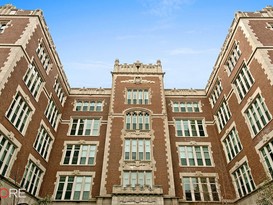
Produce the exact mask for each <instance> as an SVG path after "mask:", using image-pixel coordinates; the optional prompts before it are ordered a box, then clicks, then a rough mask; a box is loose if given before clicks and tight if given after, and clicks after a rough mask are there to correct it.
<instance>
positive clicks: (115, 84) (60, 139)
mask: <svg viewBox="0 0 273 205" xmlns="http://www.w3.org/2000/svg"><path fill="white" fill-rule="evenodd" d="M272 98H273V7H270V6H268V7H266V8H264V9H263V10H261V11H259V12H238V13H236V15H235V18H234V20H233V22H232V24H231V27H230V30H229V33H228V35H227V38H226V40H225V42H224V44H223V47H222V50H221V52H220V54H219V57H218V59H217V61H216V63H215V66H214V68H213V71H212V74H211V76H210V77H209V81H208V84H207V86H206V88H205V89H199V90H195V89H165V88H164V72H163V69H162V65H161V62H160V61H159V60H158V61H157V62H156V63H155V64H143V63H141V62H139V61H136V62H135V63H132V64H121V63H120V62H119V60H116V61H115V63H114V68H113V72H112V87H111V88H81V89H79V88H71V87H70V86H69V83H68V81H67V78H66V75H65V73H64V70H63V67H62V64H61V62H60V59H59V57H58V54H57V53H56V50H55V46H54V43H53V40H52V38H51V36H50V33H49V31H48V28H47V25H46V22H45V20H44V18H43V14H42V12H41V11H40V10H33V11H29V10H20V9H16V8H15V7H14V6H12V5H5V6H2V7H0V102H1V104H0V119H1V120H0V177H1V178H0V179H1V181H0V199H1V204H33V203H35V202H36V201H37V200H39V199H43V198H47V197H49V198H50V199H51V200H52V201H53V203H54V204H78V203H81V204H97V205H127V204H130V205H137V204H138V205H140V204H141V205H163V204H164V205H183V204H185V205H186V204H197V203H198V204H200V205H201V204H215V205H217V204H240V205H244V204H247V205H250V204H256V200H257V195H258V192H259V190H261V187H263V185H265V184H266V183H272V178H273V131H272V130H273V122H272V115H273V101H272Z"/></svg>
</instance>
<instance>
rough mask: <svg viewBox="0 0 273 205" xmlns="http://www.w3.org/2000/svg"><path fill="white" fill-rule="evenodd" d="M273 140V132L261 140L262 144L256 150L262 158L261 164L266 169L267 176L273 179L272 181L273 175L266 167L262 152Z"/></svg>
mask: <svg viewBox="0 0 273 205" xmlns="http://www.w3.org/2000/svg"><path fill="white" fill-rule="evenodd" d="M272 140H273V131H271V132H269V133H268V134H265V135H264V136H263V137H262V140H260V142H259V143H258V144H257V145H256V146H255V150H256V152H257V154H258V155H259V156H260V162H261V164H262V165H263V167H264V170H265V172H266V175H267V177H268V178H271V179H272V177H271V174H270V172H269V170H268V167H267V166H266V163H265V160H264V158H263V156H262V154H261V151H260V150H261V149H262V148H263V147H264V146H266V145H267V144H268V143H270V142H271V141H272Z"/></svg>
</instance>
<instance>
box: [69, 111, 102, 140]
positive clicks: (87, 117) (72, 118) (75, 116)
mask: <svg viewBox="0 0 273 205" xmlns="http://www.w3.org/2000/svg"><path fill="white" fill-rule="evenodd" d="M74 119H90V120H92V119H98V120H99V131H98V135H71V134H70V132H71V129H72V126H73V120H74ZM102 119H103V117H102V116H86V115H84V116H79V115H73V116H70V120H69V127H68V130H67V136H72V137H77V136H81V137H99V136H100V130H101V126H102V124H103V123H102V122H103V120H102Z"/></svg>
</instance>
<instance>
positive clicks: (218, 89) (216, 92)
mask: <svg viewBox="0 0 273 205" xmlns="http://www.w3.org/2000/svg"><path fill="white" fill-rule="evenodd" d="M222 90H223V87H222V84H221V81H220V80H217V81H216V83H215V85H214V88H213V90H212V92H211V95H210V102H211V105H212V107H213V106H214V105H215V103H216V102H217V100H218V99H219V97H220V95H221V93H222Z"/></svg>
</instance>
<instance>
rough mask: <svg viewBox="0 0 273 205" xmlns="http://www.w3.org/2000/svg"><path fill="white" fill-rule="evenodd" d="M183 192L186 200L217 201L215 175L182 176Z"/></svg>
mask: <svg viewBox="0 0 273 205" xmlns="http://www.w3.org/2000/svg"><path fill="white" fill-rule="evenodd" d="M182 183H183V192H184V197H185V199H186V201H219V200H220V197H219V190H218V184H217V182H216V179H215V177H183V178H182Z"/></svg>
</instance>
